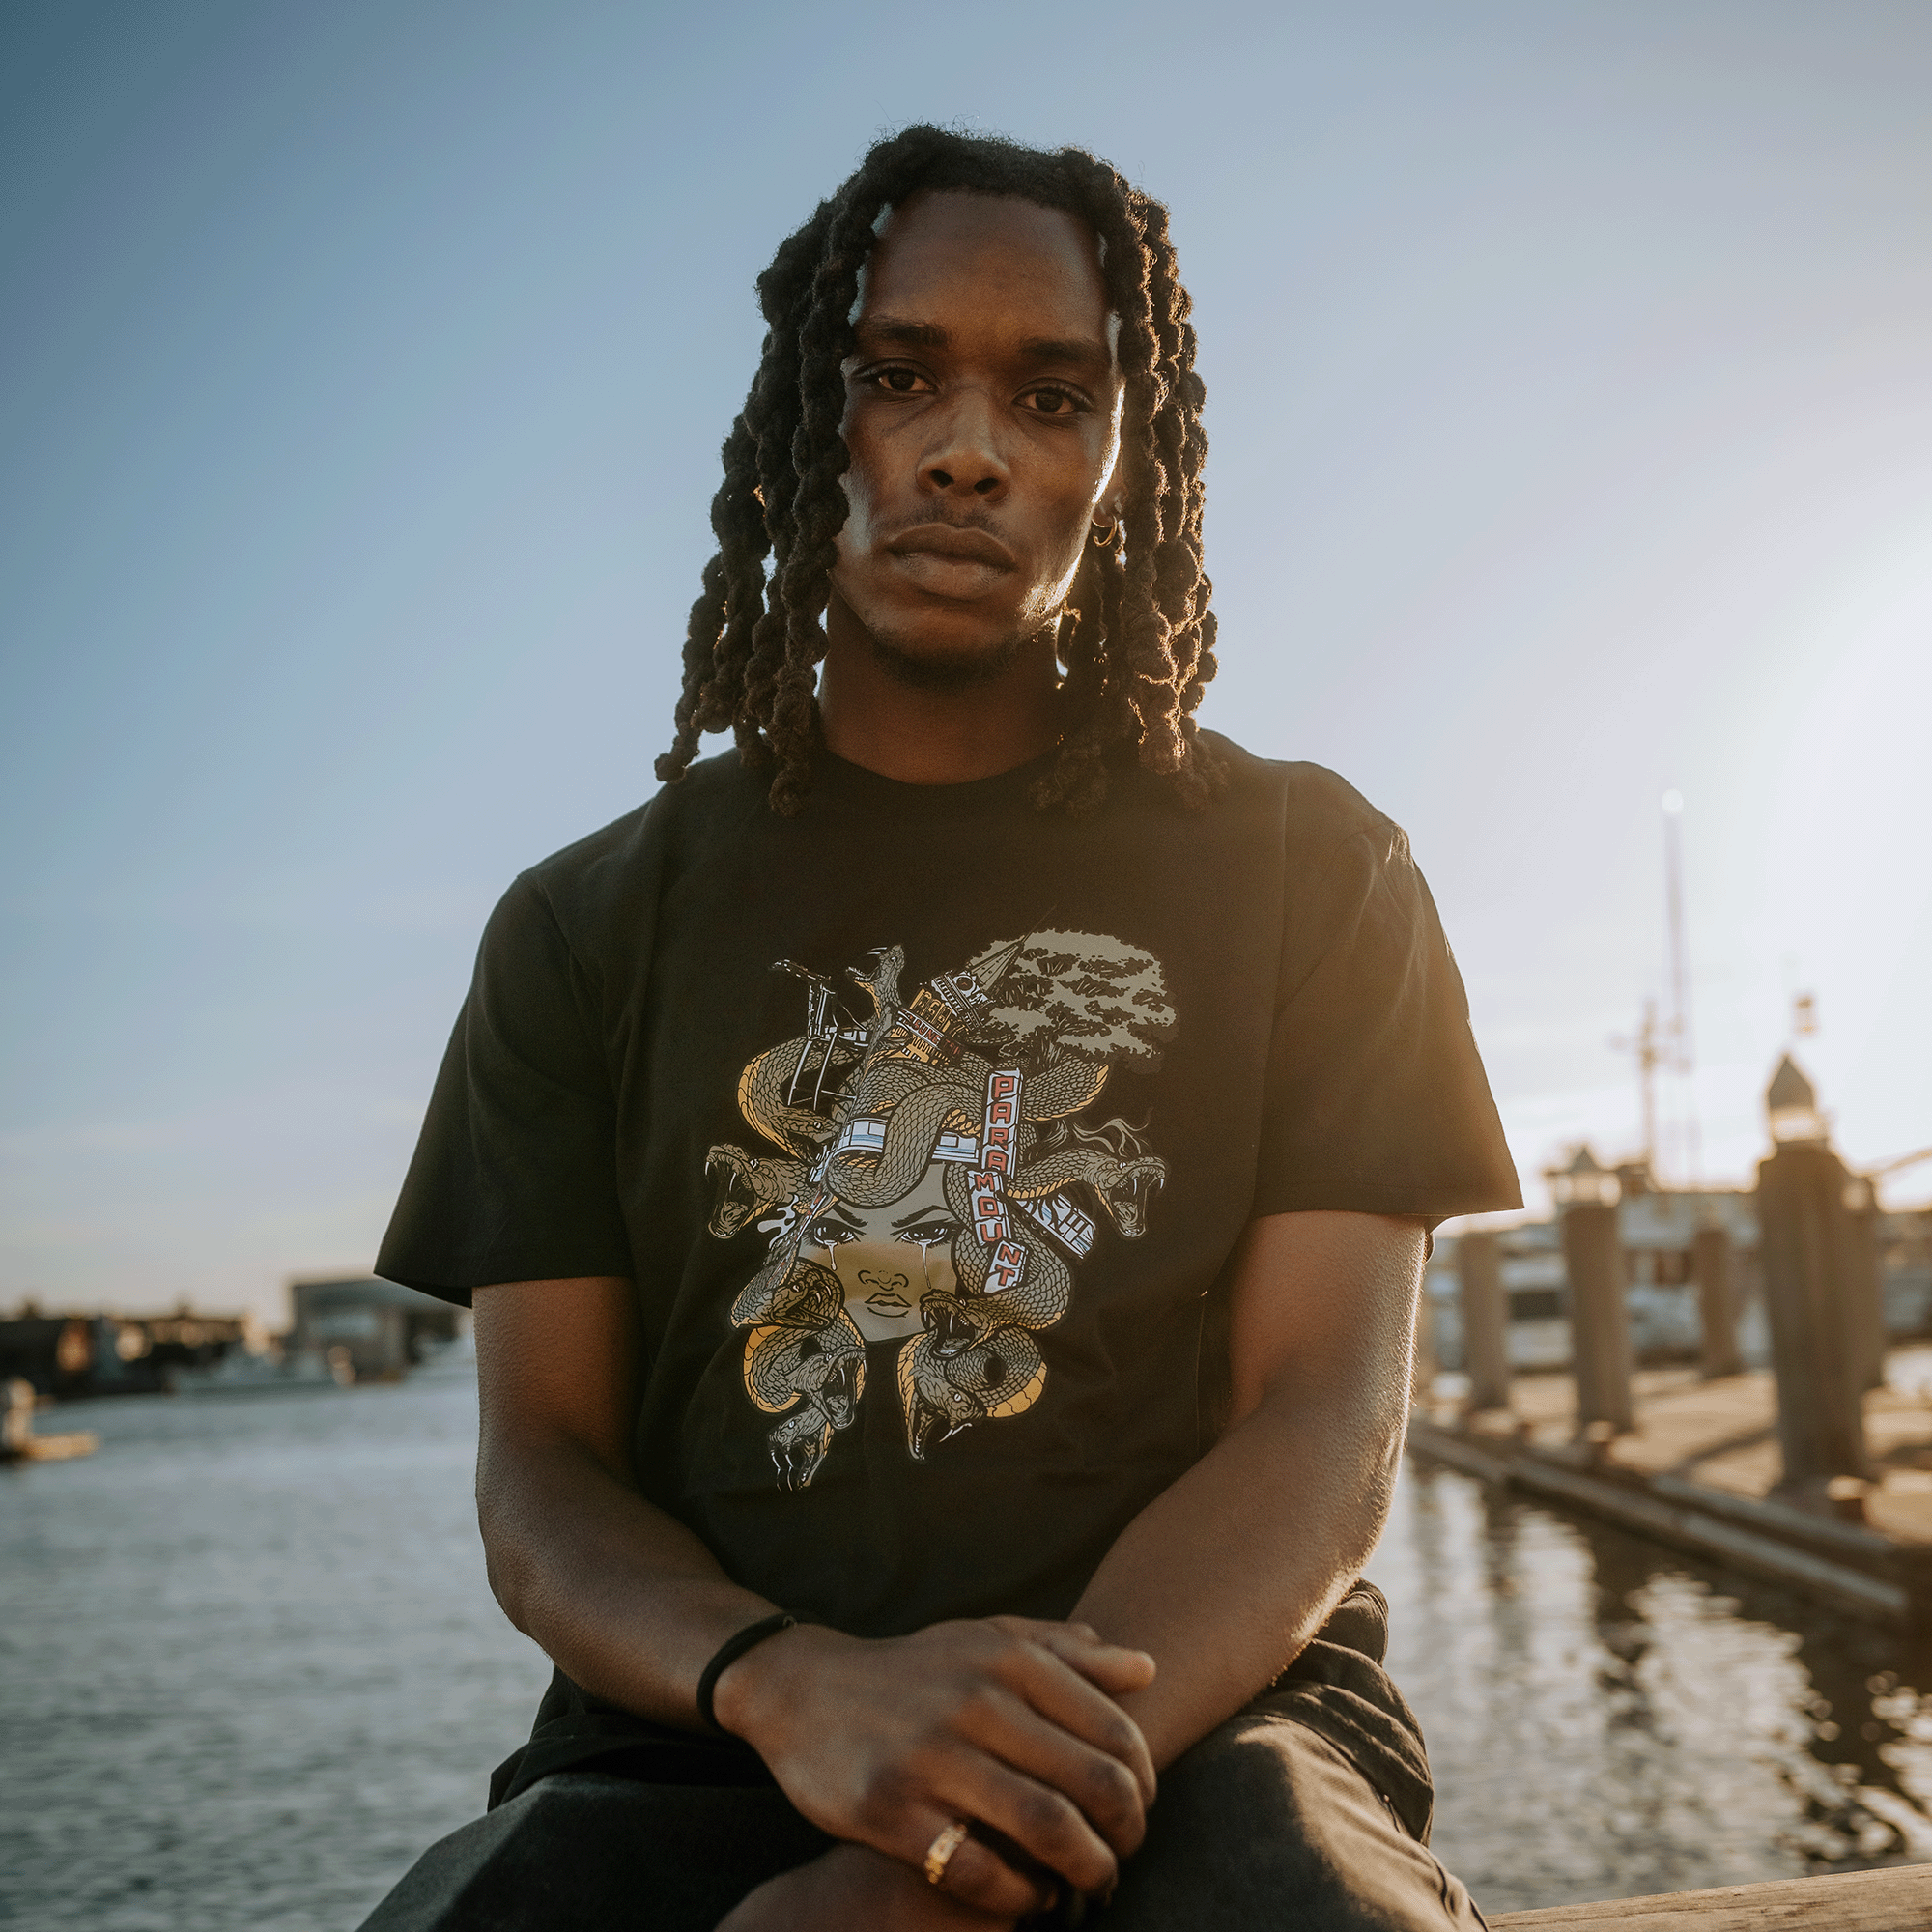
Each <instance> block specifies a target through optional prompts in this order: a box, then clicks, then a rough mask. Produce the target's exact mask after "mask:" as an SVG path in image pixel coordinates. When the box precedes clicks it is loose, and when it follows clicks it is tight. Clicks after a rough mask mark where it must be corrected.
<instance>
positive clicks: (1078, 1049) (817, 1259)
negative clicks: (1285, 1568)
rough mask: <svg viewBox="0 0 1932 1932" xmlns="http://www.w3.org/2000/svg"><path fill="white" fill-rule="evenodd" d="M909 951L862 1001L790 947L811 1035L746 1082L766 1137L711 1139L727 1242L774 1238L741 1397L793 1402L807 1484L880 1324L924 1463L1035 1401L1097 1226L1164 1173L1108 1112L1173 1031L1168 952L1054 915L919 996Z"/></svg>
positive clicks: (855, 973)
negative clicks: (1109, 1092)
mask: <svg viewBox="0 0 1932 1932" xmlns="http://www.w3.org/2000/svg"><path fill="white" fill-rule="evenodd" d="M904 967H905V950H904V948H903V947H899V946H889V947H885V948H883V949H882V950H880V951H879V952H875V953H874V954H872V956H871V964H870V970H869V971H867V970H862V969H861V968H859V967H856V966H853V967H848V968H847V969H846V976H845V977H846V979H847V980H848V981H850V982H851V983H852V984H853V985H854V986H856V987H857V988H859V989H862V990H863V993H864V995H865V996H866V1003H867V1005H869V1008H870V1010H869V1011H867V1012H862V1013H857V1014H855V1013H853V1012H851V1011H849V1010H848V1009H847V1006H846V1004H845V1002H846V1000H847V999H850V998H852V997H853V996H852V995H850V994H848V993H846V992H845V989H844V988H843V987H842V986H839V985H837V984H835V983H834V982H833V981H832V980H827V979H825V978H822V977H821V976H820V975H818V974H817V973H814V972H811V971H810V970H809V969H807V968H806V967H803V966H800V965H797V964H796V963H794V962H793V961H791V960H789V959H781V960H780V961H779V962H778V963H777V965H776V966H775V968H774V969H773V970H774V971H777V972H783V973H790V974H793V975H795V976H796V977H797V978H798V979H800V980H803V981H804V982H805V984H804V991H805V1008H806V1014H805V1028H804V1031H803V1032H802V1033H800V1034H798V1035H796V1036H794V1037H792V1038H790V1039H786V1040H783V1041H781V1042H780V1043H779V1044H778V1045H776V1046H773V1047H771V1048H769V1049H768V1050H767V1051H765V1052H763V1053H761V1054H759V1055H758V1056H757V1058H756V1059H754V1060H753V1061H752V1063H751V1064H750V1065H748V1066H747V1067H746V1068H745V1070H744V1073H743V1074H742V1075H741V1076H740V1078H739V1081H738V1105H739V1107H740V1109H741V1110H742V1112H743V1113H744V1116H745V1119H746V1120H747V1122H750V1123H751V1125H752V1126H753V1127H754V1128H755V1129H756V1130H757V1132H758V1133H759V1134H760V1135H761V1136H762V1137H763V1139H764V1140H765V1142H766V1143H768V1144H769V1145H768V1148H767V1150H765V1151H759V1152H755V1153H752V1152H747V1151H745V1150H744V1149H743V1148H740V1147H735V1146H732V1145H729V1144H725V1145H721V1146H718V1147H714V1148H712V1149H711V1151H710V1152H709V1154H708V1155H707V1156H706V1162H705V1165H706V1168H707V1170H708V1172H709V1173H710V1175H711V1177H712V1179H713V1182H714V1185H715V1188H716V1194H715V1197H714V1204H713V1208H712V1212H711V1219H710V1223H709V1226H710V1231H711V1233H712V1234H713V1235H715V1236H718V1237H719V1238H720V1239H721V1240H728V1239H730V1238H731V1237H732V1236H734V1235H737V1234H738V1233H740V1232H741V1231H742V1230H743V1229H744V1228H745V1227H746V1226H747V1225H748V1224H750V1223H752V1222H753V1221H755V1222H756V1225H757V1227H758V1229H759V1231H760V1232H761V1233H768V1234H769V1235H770V1236H771V1245H770V1247H769V1249H768V1250H767V1252H766V1257H765V1262H764V1265H763V1266H762V1267H760V1268H759V1269H758V1271H757V1273H756V1274H755V1275H753V1277H752V1279H751V1280H750V1281H749V1282H748V1283H747V1284H746V1285H745V1287H744V1288H743V1290H741V1291H740V1293H739V1294H738V1297H737V1299H736V1301H735V1302H734V1303H733V1305H732V1309H731V1320H732V1322H733V1324H734V1325H735V1326H737V1327H739V1328H743V1329H745V1330H746V1331H748V1332H747V1333H746V1336H745V1355H744V1382H745V1393H746V1394H747V1396H748V1397H749V1398H750V1399H751V1402H752V1403H753V1405H754V1406H755V1407H756V1408H757V1409H758V1410H760V1411H762V1412H763V1413H764V1414H766V1415H769V1416H773V1417H775V1418H777V1420H776V1421H774V1423H773V1424H772V1426H771V1427H770V1429H769V1430H768V1432H767V1435H766V1440H767V1442H768V1444H769V1446H770V1449H771V1455H772V1462H773V1463H774V1465H775V1466H776V1468H777V1470H778V1475H779V1481H780V1483H781V1485H782V1486H783V1487H784V1488H785V1489H788V1490H801V1489H804V1488H805V1487H806V1485H807V1484H809V1483H810V1481H811V1479H812V1477H813V1476H815V1475H816V1474H817V1473H818V1470H819V1467H820V1465H821V1464H822V1463H824V1461H825V1458H826V1455H827V1453H828V1452H829V1451H830V1449H831V1447H832V1440H833V1436H834V1435H835V1434H836V1433H837V1432H838V1431H839V1430H841V1429H844V1428H847V1427H849V1426H850V1425H851V1423H852V1421H853V1419H854V1418H855V1416H856V1415H857V1413H858V1409H859V1405H860V1403H861V1402H862V1401H863V1400H864V1399H865V1395H866V1345H867V1342H874V1343H885V1342H896V1343H897V1344H898V1345H899V1346H898V1348H897V1350H896V1352H895V1357H894V1360H895V1367H896V1381H897V1394H898V1399H899V1403H900V1407H901V1411H902V1413H903V1416H904V1419H905V1428H906V1447H907V1450H908V1452H909V1453H910V1454H911V1455H912V1456H913V1457H914V1459H915V1460H919V1461H923V1460H924V1458H925V1456H926V1455H927V1453H928V1452H929V1451H930V1450H931V1449H933V1448H934V1446H935V1445H937V1444H938V1443H941V1442H944V1441H945V1440H946V1439H947V1438H948V1437H949V1436H952V1435H956V1434H957V1433H958V1432H959V1431H960V1430H962V1429H965V1428H967V1427H969V1426H970V1425H972V1424H974V1423H979V1422H987V1421H992V1420H997V1419H998V1418H1000V1417H1003V1416H1011V1415H1018V1414H1020V1413H1022V1412H1023V1411H1024V1410H1026V1409H1028V1408H1031V1407H1032V1406H1033V1405H1034V1404H1035V1403H1036V1402H1037V1401H1038V1400H1039V1397H1040V1392H1041V1390H1042V1389H1043V1388H1044V1387H1045V1386H1046V1365H1045V1363H1044V1361H1043V1360H1042V1359H1041V1356H1040V1351H1039V1345H1038V1344H1037V1342H1036V1341H1035V1340H1034V1339H1033V1338H1034V1336H1035V1335H1036V1334H1037V1333H1038V1332H1039V1331H1040V1330H1041V1329H1043V1328H1050V1327H1051V1326H1052V1325H1053V1324H1054V1323H1055V1322H1056V1321H1059V1320H1060V1318H1061V1317H1062V1316H1063V1315H1064V1314H1065V1312H1066V1306H1067V1301H1068V1298H1069V1296H1070V1294H1071V1293H1072V1285H1073V1270H1074V1268H1075V1266H1076V1265H1077V1264H1079V1263H1080V1262H1081V1261H1082V1260H1083V1259H1084V1258H1085V1257H1086V1256H1087V1254H1088V1253H1089V1251H1090V1250H1091V1249H1092V1248H1093V1246H1094V1239H1095V1237H1096V1236H1097V1235H1098V1234H1099V1231H1100V1227H1101V1224H1102V1221H1103V1220H1104V1221H1105V1222H1107V1223H1110V1224H1111V1225H1112V1227H1113V1228H1114V1230H1115V1231H1116V1232H1117V1233H1119V1234H1120V1235H1122V1236H1125V1237H1126V1238H1127V1239H1130V1240H1131V1239H1135V1238H1137V1237H1138V1236H1140V1235H1141V1234H1142V1233H1143V1232H1144V1231H1145V1229H1146V1226H1147V1215H1148V1211H1149V1208H1150V1206H1151V1202H1152V1200H1153V1197H1154V1195H1155V1194H1156V1193H1157V1192H1158V1191H1159V1189H1160V1186H1161V1183H1162V1182H1163V1181H1164V1180H1165V1179H1167V1163H1166V1162H1165V1161H1164V1160H1160V1159H1158V1158H1156V1157H1155V1156H1154V1155H1152V1154H1151V1153H1149V1152H1148V1151H1147V1148H1146V1144H1145V1143H1144V1142H1143V1140H1142V1138H1141V1136H1142V1134H1143V1133H1144V1132H1145V1130H1146V1124H1145V1123H1143V1125H1142V1126H1141V1127H1138V1128H1137V1127H1134V1126H1130V1125H1129V1124H1128V1123H1127V1122H1125V1121H1124V1120H1122V1119H1120V1118H1118V1117H1115V1118H1112V1119H1109V1120H1106V1121H1102V1122H1097V1123H1096V1122H1095V1121H1094V1115H1095V1113H1096V1112H1097V1111H1098V1110H1097V1108H1096V1107H1095V1102H1096V1101H1097V1100H1098V1098H1099V1095H1100V1091H1101V1089H1102V1088H1103V1087H1104V1086H1105V1085H1106V1082H1107V1075H1108V1072H1109V1070H1110V1069H1111V1068H1112V1067H1114V1066H1119V1065H1130V1066H1133V1067H1135V1068H1137V1069H1140V1070H1146V1071H1151V1070H1152V1068H1154V1067H1155V1066H1157V1065H1159V1064H1160V1054H1161V1047H1162V1046H1163V1044H1164V1043H1165V1041H1166V1039H1167V1037H1168V1036H1169V1035H1170V1034H1171V1033H1172V1032H1173V1030H1174V1025H1175V1013H1174V1009H1173V1008H1172V1007H1171V1006H1170V1005H1169V1003H1168V997H1167V988H1166V984H1165V981H1164V979H1163V977H1162V973H1161V967H1160V962H1159V961H1158V960H1157V959H1156V958H1154V956H1153V955H1152V953H1151V952H1143V951H1142V950H1141V949H1140V948H1139V947H1135V946H1129V945H1127V944H1125V943H1124V942H1123V941H1122V940H1119V939H1113V938H1110V937H1108V936H1107V935H1105V934H1103V933H1093V932H1035V933H1030V934H1028V935H1027V936H1026V937H1025V938H1022V939H1005V940H997V941H995V942H994V943H993V944H992V945H990V946H988V947H987V948H986V949H985V950H984V951H983V952H980V953H979V954H978V955H976V956H975V957H974V958H972V959H970V960H968V961H967V962H966V964H965V965H964V966H962V967H961V968H960V969H959V970H958V971H956V972H952V973H943V974H940V975H938V976H936V977H935V978H934V979H933V980H931V981H930V983H929V984H927V985H923V986H921V987H919V988H918V989H917V991H916V992H914V993H913V995H912V996H911V998H909V999H908V998H905V997H904V996H903V995H902V994H901V992H900V989H899V976H900V974H901V972H902V971H903V970H904ZM855 1004H856V1002H855ZM772 1148H775V1149H778V1150H779V1151H778V1152H777V1153H773V1152H771V1151H769V1149H772ZM875 1399H876V1398H875Z"/></svg>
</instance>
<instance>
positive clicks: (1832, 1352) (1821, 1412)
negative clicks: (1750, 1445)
mask: <svg viewBox="0 0 1932 1932" xmlns="http://www.w3.org/2000/svg"><path fill="white" fill-rule="evenodd" d="M1765 1117H1766V1121H1767V1123H1768V1124H1769V1126H1770V1128H1771V1140H1772V1151H1771V1154H1770V1156H1769V1157H1768V1158H1767V1159H1765V1160H1763V1161H1761V1162H1759V1164H1758V1171H1757V1195H1758V1224H1759V1227H1760V1228H1761V1230H1762V1235H1761V1240H1762V1244H1763V1255H1764V1299H1765V1311H1766V1313H1767V1314H1768V1315H1769V1316H1770V1318H1771V1356H1772V1367H1773V1369H1774V1371H1775V1373H1776V1378H1777V1439H1778V1446H1779V1447H1780V1449H1781V1450H1782V1451H1783V1455H1784V1485H1785V1486H1786V1487H1789V1488H1799V1487H1803V1486H1804V1485H1807V1484H1817V1483H1820V1482H1825V1481H1829V1480H1830V1478H1832V1477H1833V1476H1863V1475H1865V1474H1866V1473H1867V1463H1866V1460H1865V1442H1864V1406H1863V1401H1862V1397H1863V1391H1864V1385H1865V1376H1866V1373H1867V1358H1868V1356H1869V1354H1870V1351H1871V1340H1870V1335H1869V1330H1868V1325H1867V1324H1868V1321H1869V1318H1868V1317H1866V1316H1862V1315H1861V1313H1860V1312H1859V1298H1858V1297H1857V1296H1856V1295H1855V1294H1853V1293H1848V1292H1847V1291H1848V1289H1849V1287H1850V1283H1849V1280H1848V1277H1849V1274H1850V1267H1849V1265H1848V1264H1849V1263H1850V1261H1851V1256H1850V1254H1849V1253H1848V1249H1849V1248H1850V1245H1851V1237H1850V1236H1848V1234H1847V1232H1846V1226H1845V1224H1846V1220H1847V1216H1846V1212H1845V1183H1846V1179H1847V1176H1846V1174H1845V1169H1844V1164H1843V1163H1842V1162H1841V1161H1840V1160H1839V1159H1838V1156H1837V1155H1836V1154H1834V1153H1833V1151H1832V1149H1831V1146H1830V1144H1829V1139H1828V1134H1827V1129H1826V1122H1825V1118H1824V1116H1823V1115H1822V1114H1821V1113H1820V1112H1819V1110H1818V1097H1817V1093H1816V1090H1815V1089H1814V1088H1813V1087H1812V1085H1811V1083H1810V1081H1809V1080H1807V1079H1806V1078H1805V1077H1804V1072H1803V1071H1802V1070H1801V1069H1800V1067H1799V1066H1798V1065H1797V1063H1796V1062H1795V1061H1794V1060H1792V1058H1791V1056H1790V1055H1789V1054H1786V1055H1785V1056H1784V1058H1783V1059H1782V1060H1781V1061H1779V1063H1778V1066H1777V1071H1776V1073H1775V1074H1773V1076H1772V1081H1771V1086H1770V1088H1769V1090H1768V1091H1767V1092H1766V1094H1765ZM1869 1298H1870V1297H1869V1296H1867V1297H1866V1299H1869Z"/></svg>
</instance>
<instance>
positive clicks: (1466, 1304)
mask: <svg viewBox="0 0 1932 1932" xmlns="http://www.w3.org/2000/svg"><path fill="white" fill-rule="evenodd" d="M1456 1278H1457V1281H1458V1282H1459V1284H1460V1285H1461V1289H1462V1301H1463V1370H1464V1371H1465V1372H1466V1374H1467V1375H1468V1378H1469V1406H1470V1407H1471V1408H1507V1407H1508V1406H1510V1372H1509V1356H1508V1354H1507V1353H1506V1351H1505V1348H1504V1337H1505V1335H1506V1333H1507V1331H1508V1327H1509V1303H1508V1299H1507V1297H1506V1296H1505V1295H1504V1293H1503V1263H1502V1249H1501V1244H1500V1243H1499V1242H1498V1241H1497V1239H1496V1237H1495V1236H1494V1235H1492V1234H1487V1233H1484V1232H1482V1231H1480V1230H1476V1229H1471V1230H1469V1231H1468V1232H1467V1233H1465V1234H1463V1235H1462V1236H1459V1237H1458V1239H1457V1242H1456Z"/></svg>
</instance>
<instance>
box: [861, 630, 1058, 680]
mask: <svg viewBox="0 0 1932 1932" xmlns="http://www.w3.org/2000/svg"><path fill="white" fill-rule="evenodd" d="M1048 628H1050V627H1048ZM866 636H867V642H869V644H870V645H871V649H872V661H873V662H874V663H875V664H876V665H878V666H879V668H881V669H882V670H884V671H885V672H886V674H887V675H888V676H889V677H891V678H893V679H894V680H895V682H896V683H899V684H902V685H904V686H905V687H906V688H907V689H908V690H909V691H939V692H946V691H971V690H973V689H975V688H976V687H977V686H979V685H982V684H991V683H993V682H994V681H995V680H996V679H999V678H1001V677H1004V676H1005V675H1006V673H1007V672H1008V671H1009V670H1010V669H1012V668H1013V666H1014V665H1016V664H1017V663H1018V662H1019V659H1020V654H1021V653H1022V652H1023V651H1024V650H1025V649H1026V647H1027V646H1028V645H1029V644H1031V643H1032V642H1033V641H1034V640H1035V639H1036V638H1037V637H1038V636H1039V632H1037V631H1032V632H1028V633H1026V634H1025V635H1022V634H1020V633H1019V632H1014V633H1013V634H1012V636H1010V637H1008V638H1004V639H1001V641H1000V642H998V643H997V644H993V645H991V646H989V647H988V648H986V649H983V650H977V651H972V652H948V653H942V654H938V655H929V654H925V653H922V652H918V651H914V650H910V649H908V648H907V647H906V645H904V644H902V643H900V642H898V641H896V640H895V639H892V638H882V637H879V636H877V635H875V634H874V633H872V632H869V631H868V632H867V634H866Z"/></svg>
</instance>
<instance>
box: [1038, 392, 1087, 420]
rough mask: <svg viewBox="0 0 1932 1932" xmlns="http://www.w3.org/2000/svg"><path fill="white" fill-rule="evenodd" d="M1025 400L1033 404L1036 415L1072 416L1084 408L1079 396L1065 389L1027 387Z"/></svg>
mask: <svg viewBox="0 0 1932 1932" xmlns="http://www.w3.org/2000/svg"><path fill="white" fill-rule="evenodd" d="M1025 400H1026V401H1027V402H1029V403H1031V404H1032V405H1033V409H1034V413H1035V414H1036V415H1042V416H1074V415H1079V414H1081V413H1082V412H1083V411H1084V409H1085V405H1084V404H1083V403H1082V402H1081V400H1080V398H1079V397H1078V396H1076V395H1073V394H1071V393H1070V392H1069V391H1068V390H1065V389H1029V390H1028V391H1027V392H1026V397H1025Z"/></svg>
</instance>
